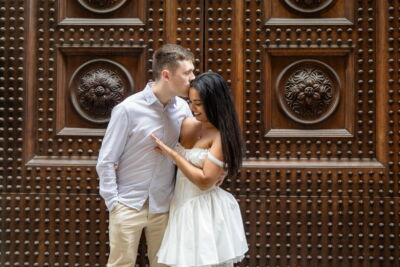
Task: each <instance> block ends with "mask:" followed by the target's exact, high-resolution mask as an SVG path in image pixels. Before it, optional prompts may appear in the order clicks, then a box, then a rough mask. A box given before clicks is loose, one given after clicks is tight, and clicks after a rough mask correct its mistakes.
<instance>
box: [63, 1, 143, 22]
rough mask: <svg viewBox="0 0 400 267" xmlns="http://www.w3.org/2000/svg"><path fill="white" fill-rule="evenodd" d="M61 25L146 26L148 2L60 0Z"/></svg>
mask: <svg viewBox="0 0 400 267" xmlns="http://www.w3.org/2000/svg"><path fill="white" fill-rule="evenodd" d="M57 10H58V21H59V24H61V25H74V24H80V25H108V24H109V25H116V24H117V25H118V24H119V25H138V26H144V25H145V24H144V21H145V16H146V1H144V0H113V1H90V0H74V1H70V0H68V1H65V0H58V8H57Z"/></svg>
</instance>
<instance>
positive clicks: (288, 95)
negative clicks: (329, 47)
mask: <svg viewBox="0 0 400 267" xmlns="http://www.w3.org/2000/svg"><path fill="white" fill-rule="evenodd" d="M282 52H283V50H282V51H279V50H270V51H268V52H267V53H266V60H265V64H266V65H265V70H266V71H267V73H265V79H264V88H265V96H266V99H265V101H266V103H268V104H267V108H266V114H265V118H266V126H267V131H266V135H267V136H269V137H275V136H276V137H277V136H280V135H281V134H284V135H285V136H298V137H301V136H303V137H306V136H307V137H309V136H313V135H315V136H319V137H320V136H323V135H326V136H330V137H350V136H352V132H353V129H354V125H353V121H354V111H353V106H354V104H353V99H354V97H353V95H354V83H353V82H352V80H351V77H352V69H353V68H352V66H353V57H352V56H351V54H350V53H348V52H344V51H341V52H339V51H330V53H331V54H329V52H328V53H320V54H316V53H313V54H312V55H311V54H309V55H307V52H306V51H293V52H292V53H287V51H286V52H285V53H282ZM335 53H336V54H335Z"/></svg>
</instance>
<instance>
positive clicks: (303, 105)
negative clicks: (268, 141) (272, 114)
mask: <svg viewBox="0 0 400 267" xmlns="http://www.w3.org/2000/svg"><path fill="white" fill-rule="evenodd" d="M275 90H276V95H277V97H278V100H279V104H280V107H281V108H282V109H283V111H284V112H285V114H286V115H287V116H289V117H290V118H291V119H293V120H294V121H297V122H299V123H302V124H315V123H318V122H321V121H323V120H325V119H326V118H327V117H329V116H330V115H331V114H332V113H333V112H334V110H335V109H336V107H337V105H338V103H339V95H340V81H339V76H338V75H337V74H336V72H335V71H334V70H333V69H332V68H331V67H330V66H328V65H327V64H325V63H323V62H321V61H319V60H313V59H305V60H299V61H296V62H294V63H292V64H291V65H289V66H288V67H286V68H285V69H284V70H283V71H282V72H281V73H280V74H279V76H278V79H277V82H276V86H275Z"/></svg>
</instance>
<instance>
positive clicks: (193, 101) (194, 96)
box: [189, 87, 208, 122]
mask: <svg viewBox="0 0 400 267" xmlns="http://www.w3.org/2000/svg"><path fill="white" fill-rule="evenodd" d="M189 106H190V109H191V110H192V112H193V116H194V117H195V118H196V119H197V120H198V121H203V122H206V121H208V120H207V115H206V111H205V110H204V106H203V103H202V102H201V99H200V93H199V91H197V90H196V89H194V88H193V87H190V89H189Z"/></svg>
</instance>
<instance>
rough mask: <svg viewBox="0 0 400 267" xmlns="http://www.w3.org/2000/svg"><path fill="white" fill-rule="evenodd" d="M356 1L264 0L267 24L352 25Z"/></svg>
mask: <svg viewBox="0 0 400 267" xmlns="http://www.w3.org/2000/svg"><path fill="white" fill-rule="evenodd" d="M353 2H354V1H347V0H323V1H319V0H318V1H317V0H310V1H308V0H274V1H270V0H264V12H265V24H266V25H352V24H353V23H354V21H353V20H354V15H353V13H354V3H353Z"/></svg>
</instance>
